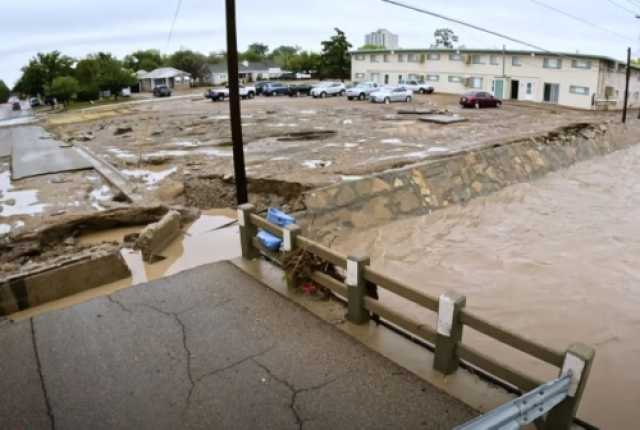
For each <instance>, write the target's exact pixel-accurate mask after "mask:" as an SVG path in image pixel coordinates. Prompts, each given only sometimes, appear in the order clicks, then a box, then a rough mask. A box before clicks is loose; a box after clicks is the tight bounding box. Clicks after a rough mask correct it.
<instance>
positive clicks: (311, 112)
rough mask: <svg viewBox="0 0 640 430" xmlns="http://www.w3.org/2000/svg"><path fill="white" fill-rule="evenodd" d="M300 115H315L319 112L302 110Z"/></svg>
mask: <svg viewBox="0 0 640 430" xmlns="http://www.w3.org/2000/svg"><path fill="white" fill-rule="evenodd" d="M300 113H301V114H302V115H315V114H316V113H318V112H317V111H315V110H301V111H300Z"/></svg>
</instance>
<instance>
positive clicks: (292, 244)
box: [282, 224, 302, 289]
mask: <svg viewBox="0 0 640 430" xmlns="http://www.w3.org/2000/svg"><path fill="white" fill-rule="evenodd" d="M301 230H302V229H301V228H300V226H299V225H297V224H290V225H288V226H286V227H284V230H283V235H282V251H283V252H285V253H286V254H291V253H292V252H293V251H294V250H295V249H296V239H297V237H298V235H299V234H300V232H301ZM285 258H286V257H285ZM285 281H286V283H287V288H291V289H295V288H296V287H297V286H298V284H297V281H296V278H295V274H293V273H289V272H286V273H285Z"/></svg>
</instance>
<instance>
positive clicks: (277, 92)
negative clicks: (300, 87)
mask: <svg viewBox="0 0 640 430" xmlns="http://www.w3.org/2000/svg"><path fill="white" fill-rule="evenodd" d="M262 94H263V95H265V96H267V97H272V96H282V95H289V87H288V86H287V85H285V84H281V83H280V82H270V83H268V84H267V85H265V86H263V87H262Z"/></svg>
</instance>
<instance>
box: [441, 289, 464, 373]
mask: <svg viewBox="0 0 640 430" xmlns="http://www.w3.org/2000/svg"><path fill="white" fill-rule="evenodd" d="M466 304H467V298H466V297H465V296H462V295H460V294H457V293H454V292H448V293H444V294H441V295H440V299H439V300H438V327H437V336H436V351H435V354H434V355H435V357H434V360H433V368H434V369H436V370H437V371H439V372H442V373H444V374H445V375H450V374H452V373H453V372H455V371H456V370H458V365H459V364H460V359H459V358H458V351H457V350H458V344H459V343H460V341H461V340H462V327H463V325H462V321H461V320H460V312H461V311H462V309H463V308H464V306H465V305H466Z"/></svg>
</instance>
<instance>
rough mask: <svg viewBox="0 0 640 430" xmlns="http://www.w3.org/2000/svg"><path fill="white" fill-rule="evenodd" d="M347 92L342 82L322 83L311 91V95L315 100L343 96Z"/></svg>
mask: <svg viewBox="0 0 640 430" xmlns="http://www.w3.org/2000/svg"><path fill="white" fill-rule="evenodd" d="M346 90H347V89H346V88H345V86H344V84H343V83H340V82H320V83H319V84H318V85H316V86H315V87H313V88H312V89H311V95H312V96H313V98H314V99H315V98H317V97H320V98H321V99H323V98H325V97H327V96H343V95H344V93H345V92H346Z"/></svg>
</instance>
